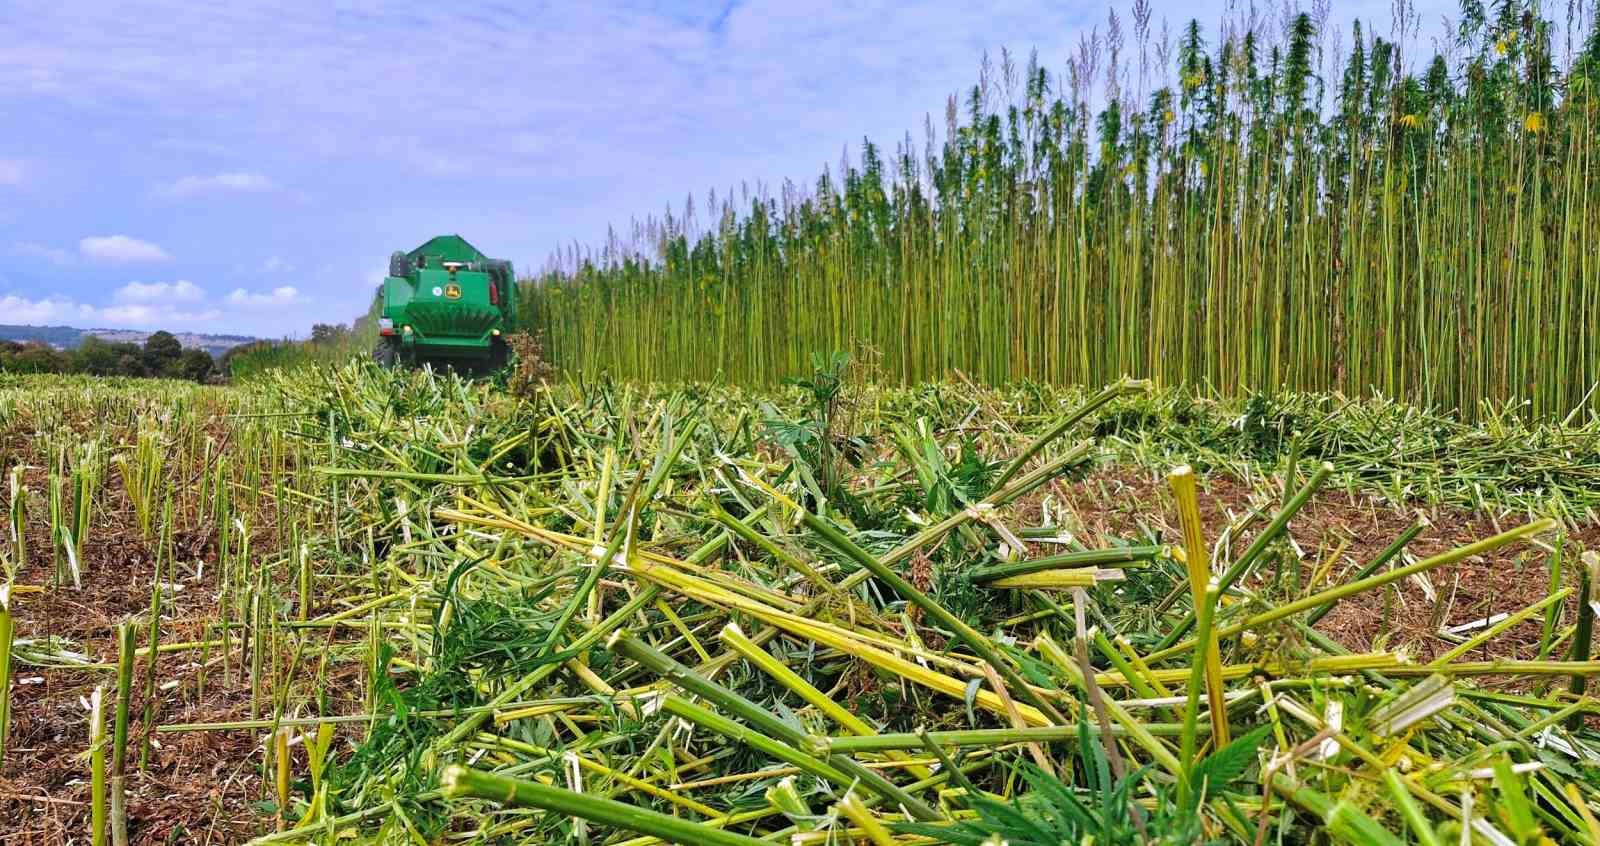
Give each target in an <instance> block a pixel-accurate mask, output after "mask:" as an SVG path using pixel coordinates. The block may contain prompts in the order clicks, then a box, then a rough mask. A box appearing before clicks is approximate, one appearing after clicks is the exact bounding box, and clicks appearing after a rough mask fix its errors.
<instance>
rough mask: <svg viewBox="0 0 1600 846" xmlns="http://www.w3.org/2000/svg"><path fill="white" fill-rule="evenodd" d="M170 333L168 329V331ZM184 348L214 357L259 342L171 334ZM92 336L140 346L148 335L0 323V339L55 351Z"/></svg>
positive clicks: (245, 337)
mask: <svg viewBox="0 0 1600 846" xmlns="http://www.w3.org/2000/svg"><path fill="white" fill-rule="evenodd" d="M168 331H171V330H168ZM172 334H173V336H174V337H176V338H177V339H178V343H180V344H183V346H184V348H185V349H188V348H190V347H199V348H200V349H203V350H205V351H206V352H208V353H211V354H212V355H214V356H219V355H222V354H223V353H224V352H226V351H228V350H229V349H230V348H232V347H236V346H238V345H240V344H248V343H250V342H251V341H255V340H259V339H258V338H255V337H253V336H250V335H211V334H207V333H204V332H173V333H172ZM90 335H93V336H94V337H96V338H100V339H101V340H104V341H112V342H119V343H133V344H142V343H144V341H145V339H146V338H148V337H150V335H151V333H150V332H144V331H140V330H138V329H79V328H77V327H75V326H17V325H7V324H0V340H6V341H42V342H44V343H46V344H49V345H50V346H52V347H55V348H56V349H63V350H69V349H72V348H73V347H76V346H77V345H79V344H81V343H83V339H84V338H87V337H89V336H90Z"/></svg>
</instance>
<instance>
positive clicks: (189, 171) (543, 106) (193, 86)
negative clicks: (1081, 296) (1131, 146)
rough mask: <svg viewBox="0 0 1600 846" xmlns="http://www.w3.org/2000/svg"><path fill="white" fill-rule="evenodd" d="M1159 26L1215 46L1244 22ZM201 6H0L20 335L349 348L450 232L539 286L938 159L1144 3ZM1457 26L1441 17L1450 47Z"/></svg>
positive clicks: (6, 246)
mask: <svg viewBox="0 0 1600 846" xmlns="http://www.w3.org/2000/svg"><path fill="white" fill-rule="evenodd" d="M1152 5H1153V6H1154V23H1153V27H1154V28H1155V29H1157V30H1159V27H1160V23H1161V20H1162V18H1163V17H1165V18H1167V19H1168V20H1169V22H1170V24H1171V26H1172V28H1173V30H1174V31H1176V30H1177V29H1178V28H1179V27H1180V26H1181V25H1182V23H1183V21H1185V20H1187V19H1188V18H1189V17H1198V18H1199V19H1200V20H1201V21H1202V23H1203V24H1205V25H1206V29H1207V31H1208V35H1209V36H1210V38H1211V40H1212V42H1213V43H1214V42H1215V37H1216V33H1217V30H1218V21H1219V20H1221V19H1222V18H1223V16H1224V15H1226V14H1230V13H1229V12H1228V11H1227V10H1228V9H1229V8H1234V9H1235V11H1234V12H1232V13H1231V14H1240V12H1238V10H1237V8H1236V6H1229V5H1226V4H1225V3H1224V2H1223V1H1222V0H1196V2H1184V3H1175V2H1166V1H1165V0H1154V2H1153V4H1152ZM200 6H201V4H191V3H180V2H169V0H154V2H114V3H113V2H82V1H81V0H54V2H35V0H6V2H4V3H0V32H3V33H5V36H4V38H3V43H0V127H4V128H5V131H4V132H0V323H36V324H37V323H67V324H71V325H77V326H85V327H91V326H119V327H123V326H125V327H132V328H145V329H152V328H169V329H190V330H198V331H213V332H244V333H254V334H261V335H272V336H283V335H300V334H304V333H305V331H306V330H307V329H308V328H309V326H310V324H311V323H312V322H313V321H323V322H328V321H337V322H348V321H349V320H350V319H351V318H353V317H354V316H355V315H357V314H359V313H361V312H362V311H363V310H364V308H365V305H366V303H367V301H368V299H369V298H370V295H371V291H372V287H373V285H374V284H376V282H377V281H378V279H379V278H381V276H382V268H384V267H386V266H387V257H388V255H389V253H390V252H391V251H393V250H396V249H409V248H410V247H413V246H415V245H416V244H418V243H420V242H422V241H423V240H425V239H427V238H428V237H430V236H432V235H435V234H439V233H443V232H459V233H460V234H462V235H464V236H466V237H467V238H468V239H469V240H471V241H473V242H474V243H475V244H477V245H478V246H479V247H480V248H482V249H483V250H484V251H485V252H488V253H489V254H491V255H493V256H496V257H503V258H509V259H512V260H513V261H514V262H516V263H517V265H518V266H519V268H522V267H530V266H538V265H540V264H542V263H543V262H544V260H545V258H546V257H547V256H548V255H550V253H551V252H552V250H553V249H554V248H556V247H557V246H558V245H561V244H570V243H572V242H574V241H578V242H581V243H599V242H601V241H602V240H603V239H604V238H605V235H606V231H607V225H608V224H616V225H617V227H618V229H619V230H622V229H625V228H626V226H627V223H628V221H629V219H630V217H634V216H639V217H642V216H644V215H646V214H650V213H660V212H661V211H662V210H663V209H665V208H666V207H667V206H669V205H671V206H673V207H676V208H681V206H682V204H683V201H684V199H685V197H686V196H688V195H689V194H690V193H693V194H695V195H696V196H697V197H700V198H703V197H704V196H705V194H706V192H707V190H708V189H711V188H716V189H717V190H718V192H719V193H724V192H726V191H727V189H728V188H729V187H730V186H731V187H737V186H739V185H740V184H741V183H743V182H748V183H750V184H752V185H753V184H755V183H756V182H758V181H759V182H764V183H765V184H767V185H778V184H781V182H782V181H783V180H784V179H786V178H787V179H793V180H795V181H797V182H800V183H808V182H810V181H811V180H812V179H814V178H815V176H816V174H817V173H818V172H820V170H821V168H822V167H823V165H824V164H825V163H829V162H837V161H838V160H839V157H840V154H841V152H842V151H844V149H845V148H846V147H847V146H848V147H849V148H850V149H851V150H852V154H853V152H854V151H855V150H857V149H858V148H859V145H860V139H861V138H862V137H863V136H867V137H871V138H873V139H874V140H875V141H878V142H880V143H882V144H884V145H886V146H889V147H891V148H892V146H893V144H894V143H895V141H896V140H897V139H900V138H902V137H903V136H904V134H905V133H906V132H907V131H908V130H911V131H913V137H914V138H916V139H917V143H918V144H920V143H921V126H922V124H923V120H924V117H925V116H926V115H928V114H930V113H931V114H932V115H933V116H934V123H935V125H939V124H942V117H941V115H942V110H943V105H944V102H945V98H946V96H947V95H949V94H950V93H952V92H954V91H957V90H960V89H964V88H967V87H970V86H971V84H972V83H973V82H974V81H975V79H976V76H977V68H978V64H979V62H980V59H981V57H982V56H983V54H984V53H985V51H988V52H989V53H991V54H992V55H995V56H998V53H999V50H1000V48H1001V47H1009V48H1010V49H1011V50H1012V51H1013V52H1014V53H1015V54H1017V55H1018V57H1019V61H1020V60H1021V59H1023V58H1025V57H1026V55H1027V53H1028V51H1029V50H1030V49H1037V51H1038V53H1039V57H1040V60H1041V62H1042V63H1044V64H1045V66H1046V67H1048V68H1050V69H1052V70H1053V71H1059V69H1060V68H1062V67H1063V66H1064V65H1065V63H1066V61H1067V59H1068V57H1069V56H1071V55H1073V54H1074V52H1075V51H1076V49H1077V46H1078V44H1079V40H1080V38H1081V37H1082V36H1083V35H1085V34H1087V33H1089V32H1090V31H1091V30H1092V29H1098V31H1100V32H1102V33H1103V32H1104V30H1105V25H1106V24H1105V21H1106V15H1107V11H1108V9H1111V8H1115V9H1116V10H1117V11H1118V13H1119V14H1120V15H1122V17H1123V21H1124V27H1125V28H1130V24H1129V23H1128V20H1129V14H1130V10H1131V0H1119V2H1115V3H1112V4H1109V5H1108V4H1106V3H1103V2H1095V3H1022V2H1005V0H1001V1H1000V2H993V3H974V2H971V1H970V0H939V1H938V2H925V3H898V2H839V0H834V2H786V1H785V0H770V2H769V0H748V2H735V3H728V2H716V3H704V4H698V3H669V2H624V3H593V4H590V3H524V2H514V1H513V0H504V1H503V2H455V1H454V0H453V2H447V3H432V4H427V5H421V4H417V5H415V6H413V5H412V4H401V3H378V2H360V1H359V0H358V2H341V3H333V4H330V3H325V2H300V0H284V2H273V3H262V2H254V0H232V1H231V2H226V3H210V4H204V7H203V8H197V7H200ZM1453 8H1454V7H1453V4H1444V3H1439V2H1436V0H1427V2H1420V3H1418V5H1417V12H1418V14H1419V16H1420V18H1421V21H1422V30H1423V40H1424V41H1426V39H1427V36H1428V35H1429V34H1430V33H1432V32H1436V31H1438V29H1439V25H1438V23H1437V22H1438V21H1439V19H1440V16H1441V15H1444V14H1450V13H1452V11H1453ZM1307 10H1308V11H1312V8H1311V6H1310V5H1308V6H1307ZM1262 14H1263V15H1266V16H1272V17H1276V16H1277V15H1278V14H1279V13H1278V11H1277V10H1276V8H1275V7H1269V6H1266V5H1263V6H1262ZM1353 17H1362V18H1363V19H1365V20H1369V21H1375V22H1376V23H1377V26H1378V28H1379V29H1378V31H1379V32H1382V33H1387V32H1388V31H1389V29H1390V19H1391V13H1390V3H1389V2H1388V1H1387V0H1360V2H1343V3H1339V2H1336V3H1335V4H1334V6H1333V10H1332V14H1331V18H1330V28H1331V27H1332V26H1333V25H1337V26H1338V27H1339V29H1340V32H1342V33H1345V34H1346V36H1347V34H1348V32H1349V22H1350V20H1351V19H1352V18H1353ZM1346 40H1348V39H1347V37H1346ZM1130 41H1131V36H1130ZM1125 49H1130V48H1125Z"/></svg>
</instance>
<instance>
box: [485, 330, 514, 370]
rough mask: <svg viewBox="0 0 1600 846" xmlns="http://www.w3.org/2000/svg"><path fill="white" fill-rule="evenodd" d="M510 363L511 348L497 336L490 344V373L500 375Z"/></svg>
mask: <svg viewBox="0 0 1600 846" xmlns="http://www.w3.org/2000/svg"><path fill="white" fill-rule="evenodd" d="M510 362H511V348H510V347H508V346H507V345H506V340H505V339H504V338H501V337H499V336H496V337H495V338H494V340H492V341H490V342H489V362H488V363H489V372H490V373H498V372H499V371H501V370H503V369H505V366H506V365H507V364H509V363H510Z"/></svg>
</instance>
